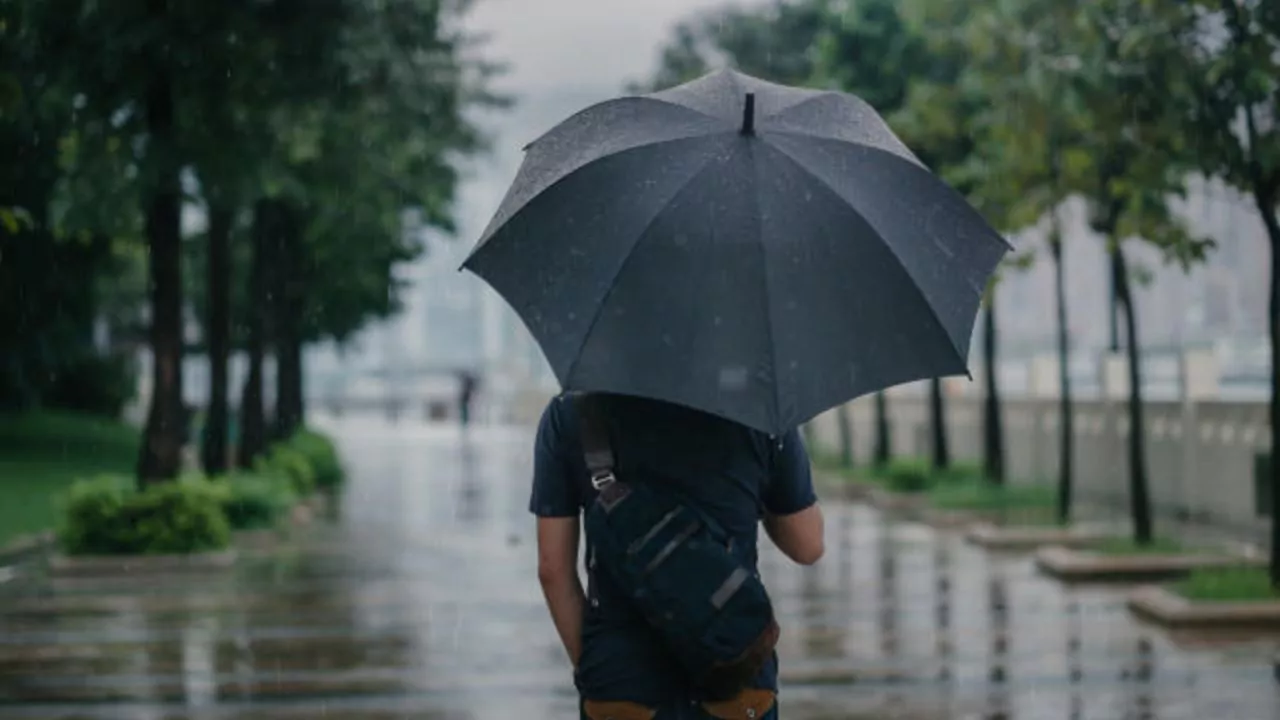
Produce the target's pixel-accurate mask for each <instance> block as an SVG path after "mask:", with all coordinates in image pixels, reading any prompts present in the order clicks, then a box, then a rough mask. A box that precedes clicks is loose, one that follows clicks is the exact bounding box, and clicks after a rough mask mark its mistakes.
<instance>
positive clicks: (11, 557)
mask: <svg viewBox="0 0 1280 720" xmlns="http://www.w3.org/2000/svg"><path fill="white" fill-rule="evenodd" d="M53 543H54V534H53V532H52V531H46V532H42V533H34V534H31V535H20V536H18V537H16V538H14V539H13V540H11V541H9V542H8V543H6V544H5V545H4V546H3V547H0V565H12V564H15V563H20V562H22V561H24V560H26V559H28V558H31V557H34V556H36V555H39V554H41V553H43V552H46V551H48V550H49V549H50V548H52V547H53Z"/></svg>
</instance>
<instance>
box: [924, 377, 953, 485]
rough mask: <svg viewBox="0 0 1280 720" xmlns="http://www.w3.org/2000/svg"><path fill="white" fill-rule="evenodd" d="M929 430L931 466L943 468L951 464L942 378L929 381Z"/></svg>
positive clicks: (938, 468) (937, 468)
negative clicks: (931, 438)
mask: <svg viewBox="0 0 1280 720" xmlns="http://www.w3.org/2000/svg"><path fill="white" fill-rule="evenodd" d="M929 420H930V422H929V430H930V434H931V435H932V436H933V458H932V459H933V467H934V469H936V470H945V469H947V468H948V467H950V466H951V452H950V450H949V449H948V447H947V408H946V403H945V401H944V400H943V397H942V380H941V378H933V379H932V380H930V381H929Z"/></svg>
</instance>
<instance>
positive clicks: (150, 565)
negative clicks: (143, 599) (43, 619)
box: [49, 550, 239, 577]
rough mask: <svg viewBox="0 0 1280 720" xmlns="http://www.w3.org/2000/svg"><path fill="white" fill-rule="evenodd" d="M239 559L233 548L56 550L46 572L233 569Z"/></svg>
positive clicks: (142, 572) (63, 574)
mask: <svg viewBox="0 0 1280 720" xmlns="http://www.w3.org/2000/svg"><path fill="white" fill-rule="evenodd" d="M238 558H239V553H237V552H236V551H235V550H220V551H217V552H207V553H193V554H191V555H122V556H119V557H114V556H106V555H86V556H68V555H63V554H61V553H59V554H57V555H54V556H53V557H51V558H49V573H50V574H51V575H54V576H61V577H94V576H102V575H119V574H131V575H148V574H163V573H174V572H206V571H210V570H226V569H229V568H232V567H234V566H235V564H236V560H237V559H238Z"/></svg>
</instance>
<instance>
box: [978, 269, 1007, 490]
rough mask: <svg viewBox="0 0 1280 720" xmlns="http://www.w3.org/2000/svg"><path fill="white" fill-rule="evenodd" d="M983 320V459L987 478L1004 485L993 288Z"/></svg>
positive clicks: (1002, 425) (1002, 436) (1002, 432)
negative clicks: (984, 380) (984, 383)
mask: <svg viewBox="0 0 1280 720" xmlns="http://www.w3.org/2000/svg"><path fill="white" fill-rule="evenodd" d="M983 314H984V318H985V322H986V326H985V332H984V333H983V334H982V361H983V365H984V368H983V370H984V373H985V375H986V385H987V393H986V397H985V398H984V401H985V402H984V408H983V409H984V412H983V418H982V421H983V422H982V451H983V452H982V459H983V470H984V471H985V473H984V474H985V475H986V476H987V480H988V481H990V482H992V483H994V484H996V485H1003V484H1004V480H1005V477H1004V424H1003V423H1002V422H1001V419H1000V381H999V372H998V367H997V365H998V364H999V358H998V357H997V353H996V349H997V345H996V344H997V341H998V338H997V335H996V298H995V292H994V288H993V289H992V292H991V294H990V297H989V298H988V299H987V303H986V307H985V308H984V312H983Z"/></svg>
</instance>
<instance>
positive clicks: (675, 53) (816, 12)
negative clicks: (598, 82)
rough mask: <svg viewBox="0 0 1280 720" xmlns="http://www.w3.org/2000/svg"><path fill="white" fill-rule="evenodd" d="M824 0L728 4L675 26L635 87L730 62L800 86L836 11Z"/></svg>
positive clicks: (665, 83) (660, 84) (673, 81)
mask: <svg viewBox="0 0 1280 720" xmlns="http://www.w3.org/2000/svg"><path fill="white" fill-rule="evenodd" d="M827 4H828V3H827V2H825V0H790V1H788V0H771V1H770V2H768V3H767V4H758V5H752V6H746V7H739V6H735V5H727V4H726V5H724V6H722V7H718V8H714V9H712V10H709V11H704V12H701V13H698V14H696V15H694V16H693V17H691V18H689V19H687V20H685V21H683V22H681V23H679V24H677V25H676V27H675V29H674V30H673V32H672V37H671V38H670V39H669V40H668V41H667V43H666V44H665V45H664V46H663V47H662V49H661V50H660V54H659V60H658V67H657V69H656V70H655V72H654V74H653V76H652V77H651V78H649V79H648V80H647V81H646V82H643V83H632V84H631V87H630V89H631V90H632V91H635V92H646V91H649V90H660V89H663V88H667V87H671V86H673V85H679V84H680V83H683V82H686V81H689V80H692V79H694V78H696V77H698V76H700V75H703V74H705V73H707V72H709V71H710V70H712V69H714V68H716V67H721V66H729V67H733V68H735V69H737V70H740V71H742V72H745V73H747V74H748V75H754V76H756V77H759V78H763V79H765V80H772V81H774V82H779V83H783V84H786V85H801V84H805V83H808V82H810V81H811V80H812V79H813V78H814V76H815V68H816V63H817V60H818V55H817V52H815V51H816V50H817V49H818V44H819V38H820V37H821V36H822V35H823V34H824V33H825V32H826V31H827V30H828V29H829V27H830V24H831V21H832V16H831V15H830V14H829V13H828V11H827V8H826V5H827Z"/></svg>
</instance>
